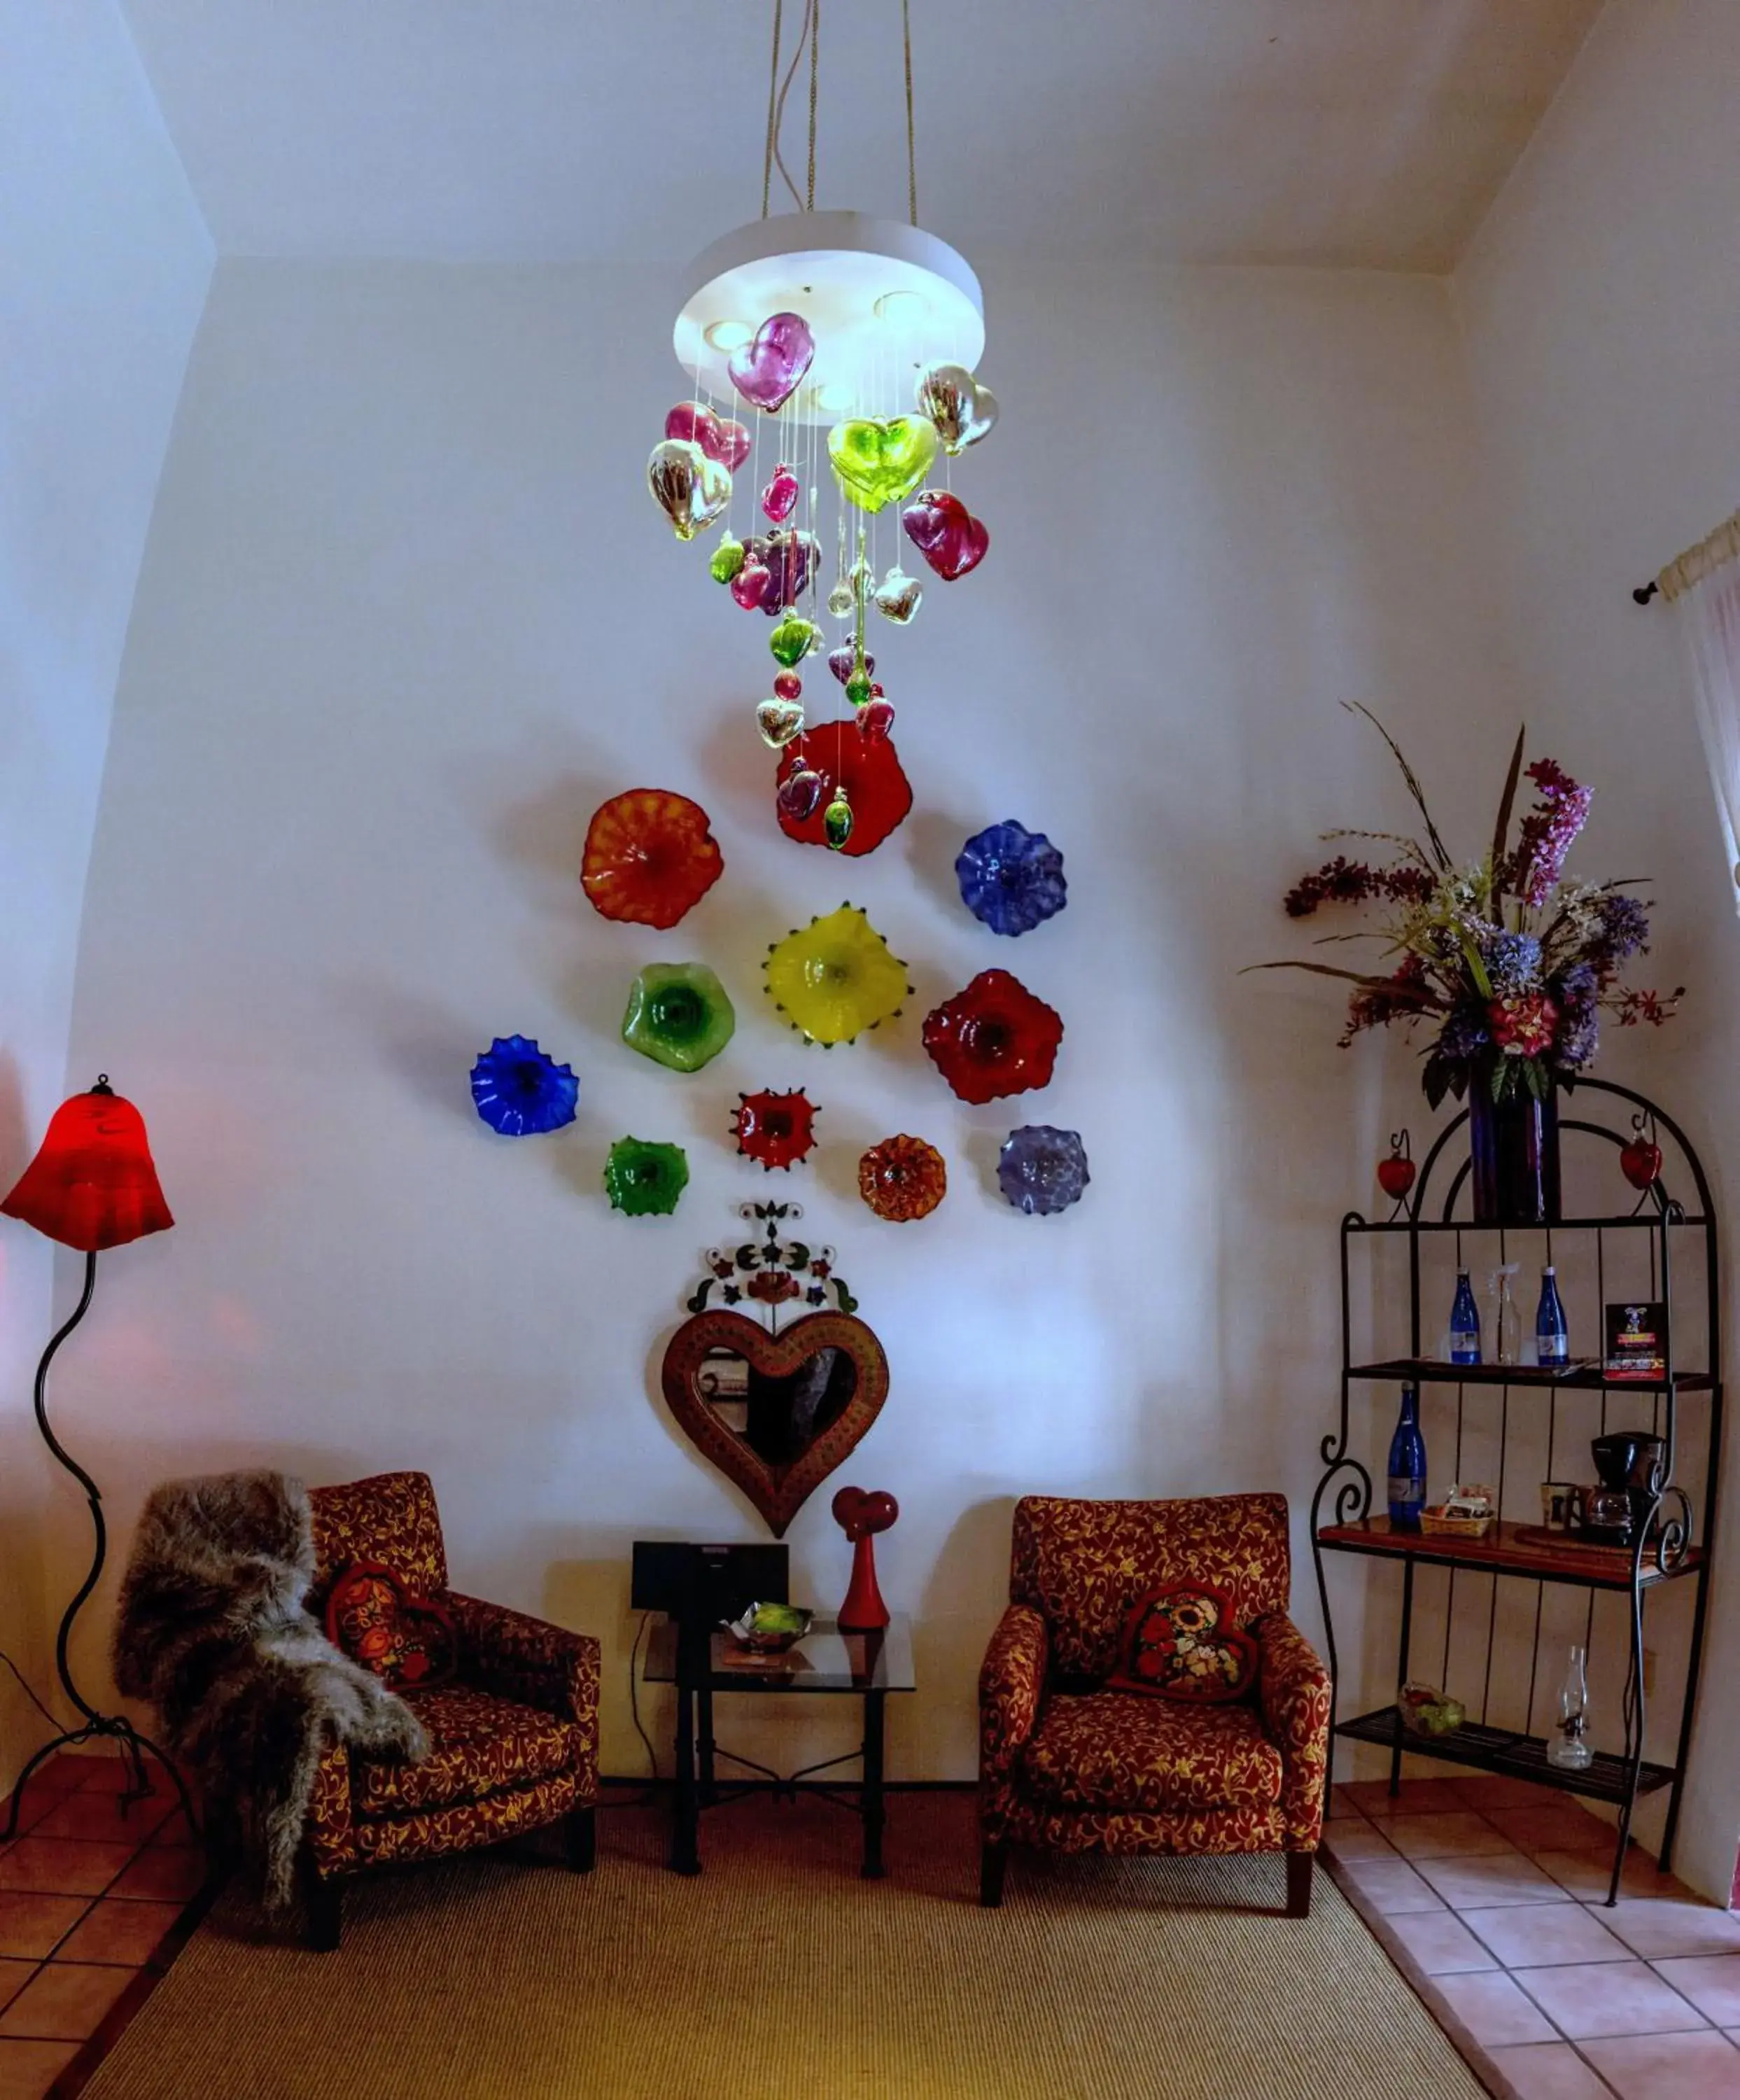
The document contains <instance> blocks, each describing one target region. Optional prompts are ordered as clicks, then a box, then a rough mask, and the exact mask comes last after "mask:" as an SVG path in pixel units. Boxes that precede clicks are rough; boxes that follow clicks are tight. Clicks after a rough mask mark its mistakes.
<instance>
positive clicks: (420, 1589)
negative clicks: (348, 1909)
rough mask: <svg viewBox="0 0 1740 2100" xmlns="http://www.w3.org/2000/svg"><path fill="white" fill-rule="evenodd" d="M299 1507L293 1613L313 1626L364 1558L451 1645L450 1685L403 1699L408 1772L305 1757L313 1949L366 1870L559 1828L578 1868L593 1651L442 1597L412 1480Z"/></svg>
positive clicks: (593, 1798) (563, 1635) (354, 1486)
mask: <svg viewBox="0 0 1740 2100" xmlns="http://www.w3.org/2000/svg"><path fill="white" fill-rule="evenodd" d="M309 1501H310V1503H311V1506H312V1509H313V1514H314V1539H315V1560H316V1567H315V1581H314V1587H313V1589H312V1590H311V1591H310V1593H309V1599H308V1604H309V1609H310V1610H311V1612H314V1614H315V1617H317V1618H318V1617H323V1616H324V1612H325V1610H326V1600H327V1595H328V1592H329V1590H331V1588H332V1586H333V1582H335V1580H336V1579H337V1577H339V1576H340V1575H341V1574H342V1573H344V1571H345V1569H346V1568H347V1567H348V1566H349V1565H350V1564H351V1563H352V1562H353V1561H359V1560H363V1561H376V1562H378V1563H380V1564H381V1565H382V1566H384V1567H385V1568H390V1569H391V1570H392V1572H393V1573H394V1574H395V1575H397V1576H398V1577H399V1579H400V1580H401V1581H402V1582H403V1583H404V1584H405V1585H406V1586H407V1588H408V1589H410V1590H412V1591H414V1592H416V1594H417V1595H420V1596H423V1597H427V1598H429V1599H433V1600H434V1601H436V1602H438V1603H439V1604H443V1605H444V1606H445V1607H446V1608H447V1612H449V1613H451V1615H452V1619H453V1621H454V1625H455V1627H456V1631H457V1633H458V1636H459V1651H460V1654H459V1669H458V1674H457V1679H456V1682H454V1683H448V1684H446V1685H443V1686H439V1687H434V1688H432V1689H430V1690H428V1691H421V1692H419V1691H413V1692H407V1693H406V1695H405V1696H406V1697H407V1700H408V1701H409V1703H410V1705H412V1707H413V1708H414V1709H415V1710H416V1714H417V1718H419V1720H421V1722H422V1723H423V1726H424V1727H425V1730H426V1731H427V1732H428V1736H429V1755H428V1757H427V1758H425V1759H424V1760H423V1762H421V1763H420V1764H415V1765H407V1764H401V1763H394V1762H377V1761H375V1760H372V1759H370V1758H367V1757H365V1756H363V1754H359V1752H357V1751H355V1750H354V1749H348V1748H346V1746H345V1745H342V1744H341V1745H335V1746H333V1747H331V1748H329V1749H327V1750H326V1751H325V1752H324V1754H323V1756H322V1758H321V1760H320V1764H319V1771H318V1772H317V1774H316V1776H315V1790H314V1801H313V1805H312V1807H311V1811H310V1816H309V1826H308V1834H307V1857H308V1865H309V1869H310V1873H309V1877H308V1882H309V1895H310V1908H311V1918H312V1935H311V1936H312V1939H313V1942H314V1943H315V1946H317V1947H321V1948H333V1947H336V1946H337V1944H338V1939H339V1934H340V1930H341V1915H342V1914H341V1903H342V1893H343V1889H344V1885H345V1882H346V1880H347V1879H348V1877H350V1876H351V1875H353V1874H355V1873H360V1872H362V1871H363V1870H365V1869H366V1868H370V1867H375V1866H383V1865H385V1864H388V1863H390V1862H392V1861H398V1860H428V1859H434V1858H435V1857H437V1856H438V1855H440V1854H442V1853H444V1852H456V1851H464V1850H465V1849H466V1848H468V1847H469V1846H474V1845H490V1844H494V1843H496V1842H497V1841H498V1840H499V1839H501V1838H509V1837H512V1836H513V1835H514V1834H515V1833H517V1832H520V1831H525V1830H532V1829H537V1828H538V1827H539V1826H540V1824H546V1823H553V1822H556V1821H557V1820H560V1819H566V1833H567V1849H568V1861H569V1864H570V1866H572V1867H574V1868H577V1869H578V1870H579V1871H581V1872H583V1873H584V1871H585V1870H586V1869H588V1868H590V1867H591V1865H592V1856H593V1842H594V1840H593V1816H594V1812H595V1811H596V1808H597V1800H598V1643H597V1641H595V1640H593V1639H590V1638H589V1637H588V1635H584V1634H573V1633H568V1632H566V1631H564V1630H562V1628H561V1627H559V1626H548V1625H546V1624H545V1623H544V1621H542V1620H541V1619H534V1618H529V1617H526V1615H525V1614H524V1613H522V1612H513V1611H509V1610H508V1609H506V1608H505V1607H504V1606H502V1605H500V1604H482V1603H480V1602H479V1601H478V1599H476V1598H475V1597H465V1596H461V1595H460V1594H459V1593H458V1592H457V1591H456V1590H450V1589H449V1588H448V1587H447V1553H446V1551H445V1548H444V1547H443V1543H442V1537H441V1519H440V1516H439V1515H438V1512H437V1511H436V1508H435V1494H434V1489H433V1487H432V1486H431V1485H430V1484H429V1476H428V1475H427V1474H425V1473H377V1475H375V1476H373V1478H372V1479H370V1480H354V1481H352V1482H351V1483H350V1485H348V1486H345V1487H333V1488H315V1489H312V1490H311V1493H310V1495H309Z"/></svg>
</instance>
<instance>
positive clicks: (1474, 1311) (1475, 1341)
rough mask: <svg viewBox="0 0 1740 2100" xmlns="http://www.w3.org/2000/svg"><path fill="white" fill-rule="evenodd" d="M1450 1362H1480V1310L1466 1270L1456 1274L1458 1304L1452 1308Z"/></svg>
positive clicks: (1459, 1270) (1460, 1270) (1458, 1271)
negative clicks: (1475, 1301)
mask: <svg viewBox="0 0 1740 2100" xmlns="http://www.w3.org/2000/svg"><path fill="white" fill-rule="evenodd" d="M1450 1361H1451V1363H1453V1364H1478V1362H1479V1361H1480V1308H1479V1307H1478V1305H1476V1304H1475V1303H1474V1292H1473V1286H1472V1285H1471V1284H1470V1283H1469V1280H1468V1271H1467V1270H1466V1269H1465V1268H1463V1269H1458V1270H1457V1272H1456V1302H1455V1304H1452V1305H1451V1308H1450Z"/></svg>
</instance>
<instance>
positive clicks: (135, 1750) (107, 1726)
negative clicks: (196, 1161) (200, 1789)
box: [0, 1253, 199, 1844]
mask: <svg viewBox="0 0 1740 2100" xmlns="http://www.w3.org/2000/svg"><path fill="white" fill-rule="evenodd" d="M96 1287H97V1258H96V1255H95V1254H94V1253H91V1254H87V1255H86V1256H85V1288H84V1290H83V1291H82V1292H81V1294H80V1296H79V1301H78V1304H77V1305H76V1306H75V1307H74V1308H73V1317H71V1318H70V1319H69V1320H68V1321H67V1322H66V1324H65V1325H64V1326H63V1327H61V1328H60V1329H59V1331H58V1332H57V1333H56V1334H55V1337H54V1339H52V1340H51V1342H50V1343H49V1345H48V1347H47V1348H46V1349H45V1350H44V1351H43V1352H42V1361H41V1363H39V1364H38V1365H37V1370H36V1421H37V1428H38V1429H40V1430H41V1431H42V1440H43V1442H44V1443H45V1444H46V1445H47V1446H48V1448H49V1449H50V1450H51V1452H53V1454H54V1455H55V1459H56V1460H57V1461H58V1462H59V1464H61V1465H62V1466H64V1467H65V1468H66V1470H67V1471H68V1472H69V1473H70V1474H71V1475H72V1476H73V1479H74V1480H77V1482H78V1484H79V1485H80V1486H81V1488H82V1489H84V1491H85V1493H86V1498H87V1499H88V1500H89V1502H90V1524H91V1529H93V1531H95V1533H96V1542H95V1552H94V1553H93V1554H92V1555H91V1561H90V1573H88V1574H87V1575H86V1577H85V1579H84V1581H83V1582H81V1584H80V1585H79V1590H78V1594H77V1596H76V1597H74V1598H73V1601H72V1603H71V1604H68V1606H67V1608H66V1612H65V1614H64V1617H62V1619H61V1621H60V1631H59V1635H58V1636H57V1637H56V1639H55V1674H57V1675H58V1676H59V1679H60V1683H61V1688H62V1690H63V1691H64V1692H65V1693H66V1695H67V1696H68V1699H70V1700H71V1701H72V1702H73V1705H75V1706H76V1707H77V1709H78V1710H79V1712H80V1713H81V1714H83V1716H84V1717H85V1718H84V1720H83V1722H82V1723H81V1725H80V1726H79V1727H76V1728H68V1729H66V1730H64V1731H63V1732H62V1733H60V1734H59V1735H58V1736H55V1738H54V1740H52V1741H51V1742H47V1743H45V1744H44V1745H42V1749H39V1750H38V1751H37V1754H36V1755H35V1756H34V1757H33V1758H31V1760H30V1762H29V1764H27V1765H26V1766H25V1767H24V1770H23V1771H21V1772H20V1774H19V1776H18V1783H17V1785H15V1787H14V1788H13V1789H12V1800H11V1807H10V1808H9V1810H8V1811H7V1819H6V1828H5V1829H3V1830H0V1844H4V1843H5V1842H6V1841H7V1839H8V1838H11V1836H12V1834H13V1833H14V1832H15V1830H16V1829H17V1828H18V1818H19V1813H20V1810H21V1809H22V1808H23V1807H24V1789H25V1787H26V1786H27V1785H29V1781H30V1777H31V1775H32V1774H33V1772H34V1771H36V1770H37V1767H38V1766H39V1765H43V1764H46V1762H47V1761H48V1760H49V1758H51V1757H52V1756H53V1755H54V1754H55V1752H56V1751H57V1750H62V1749H68V1748H70V1747H71V1746H73V1745H75V1744H78V1743H88V1742H91V1741H95V1740H110V1741H113V1742H116V1743H118V1744H119V1745H120V1746H121V1755H122V1756H123V1757H124V1758H126V1762H127V1772H128V1783H127V1785H126V1789H125V1791H124V1792H123V1793H122V1794H121V1812H122V1813H123V1814H125V1813H126V1810H127V1808H128V1807H130V1805H131V1804H132V1803H133V1802H135V1801H143V1800H144V1798H146V1796H147V1795H148V1794H150V1793H154V1792H155V1791H156V1789H155V1788H154V1787H153V1786H152V1783H151V1779H150V1776H149V1775H148V1773H147V1771H146V1770H145V1754H146V1752H147V1751H149V1752H150V1754H152V1757H154V1758H156V1760H157V1762H158V1763H159V1764H160V1765H161V1766H162V1767H163V1769H164V1770H165V1771H166V1772H167V1773H168V1774H169V1776H170V1778H171V1779H172V1780H174V1782H175V1791H176V1793H178V1794H179V1795H180V1797H181V1807H182V1813H183V1815H185V1816H186V1817H187V1828H188V1829H189V1830H190V1831H192V1832H193V1833H195V1834H196V1835H197V1834H198V1830H199V1822H198V1819H197V1818H196V1815H194V1812H193V1803H192V1800H191V1798H189V1796H188V1793H187V1782H186V1781H185V1780H183V1777H182V1776H181V1774H180V1773H179V1772H178V1771H177V1770H176V1768H175V1766H174V1763H173V1762H171V1761H170V1758H167V1757H166V1756H165V1754H164V1753H163V1752H162V1751H161V1749H159V1748H158V1747H157V1745H156V1744H155V1743H154V1742H152V1740H151V1738H150V1737H149V1736H143V1735H141V1734H140V1733H139V1730H138V1729H137V1728H135V1727H134V1725H133V1723H131V1722H130V1720H128V1719H127V1718H126V1715H125V1714H99V1712H98V1711H97V1710H96V1708H95V1706H93V1705H91V1704H90V1701H89V1700H88V1699H86V1696H84V1694H83V1693H82V1692H81V1691H80V1690H79V1688H78V1687H77V1685H76V1684H75V1683H73V1672H72V1670H71V1667H70V1666H69V1665H68V1661H67V1643H68V1641H69V1640H70V1639H71V1638H72V1635H73V1621H74V1620H75V1619H76V1618H77V1617H78V1615H79V1613H80V1612H81V1611H82V1610H83V1608H84V1605H85V1600H86V1598H87V1597H89V1596H90V1593H91V1591H92V1590H95V1587H96V1586H97V1581H98V1578H99V1576H100V1575H101V1574H102V1573H103V1564H104V1561H105V1560H107V1559H108V1525H107V1524H105V1523H104V1520H103V1494H102V1490H101V1489H99V1487H98V1485H97V1484H96V1482H95V1480H92V1479H91V1477H90V1474H89V1473H87V1472H86V1471H85V1469H84V1467H82V1466H81V1465H80V1464H79V1462H78V1461H77V1459H76V1458H73V1456H72V1455H71V1454H70V1453H69V1452H68V1451H67V1450H65V1449H64V1448H63V1447H62V1445H61V1442H60V1440H59V1437H58V1436H55V1432H54V1431H53V1429H52V1428H51V1427H50V1425H49V1419H48V1367H49V1365H51V1363H52V1362H53V1361H54V1360H55V1352H56V1350H58V1349H59V1347H60V1344H61V1343H63V1342H64V1341H65V1339H66V1338H67V1337H68V1335H70V1334H71V1333H72V1331H73V1329H74V1328H75V1327H76V1326H77V1325H78V1323H79V1321H81V1320H82V1319H83V1318H84V1317H85V1315H86V1312H89V1311H90V1299H91V1295H92V1294H93V1293H94V1292H95V1290H96Z"/></svg>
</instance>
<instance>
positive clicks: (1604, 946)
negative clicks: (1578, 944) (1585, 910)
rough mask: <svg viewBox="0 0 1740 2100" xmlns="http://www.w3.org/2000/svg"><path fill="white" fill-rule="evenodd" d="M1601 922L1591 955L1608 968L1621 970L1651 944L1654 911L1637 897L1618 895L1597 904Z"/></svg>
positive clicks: (1590, 947) (1603, 966)
mask: <svg viewBox="0 0 1740 2100" xmlns="http://www.w3.org/2000/svg"><path fill="white" fill-rule="evenodd" d="M1595 915H1596V918H1597V920H1598V921H1599V926H1598V929H1597V933H1596V935H1595V937H1594V938H1593V940H1592V941H1591V942H1590V943H1589V954H1590V955H1591V957H1592V959H1593V960H1594V961H1595V963H1596V964H1597V966H1598V967H1599V968H1602V969H1605V970H1608V971H1612V970H1614V969H1617V968H1619V964H1621V963H1623V961H1624V960H1626V958H1627V957H1628V956H1630V955H1642V954H1643V953H1644V952H1645V950H1646V949H1647V948H1648V947H1649V945H1650V914H1649V911H1648V910H1647V908H1646V907H1645V906H1643V905H1642V904H1640V903H1639V902H1638V901H1637V899H1636V898H1635V897H1625V896H1622V895H1618V894H1614V895H1610V896H1606V897H1604V898H1601V900H1600V902H1598V903H1597V905H1596V907H1595Z"/></svg>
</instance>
